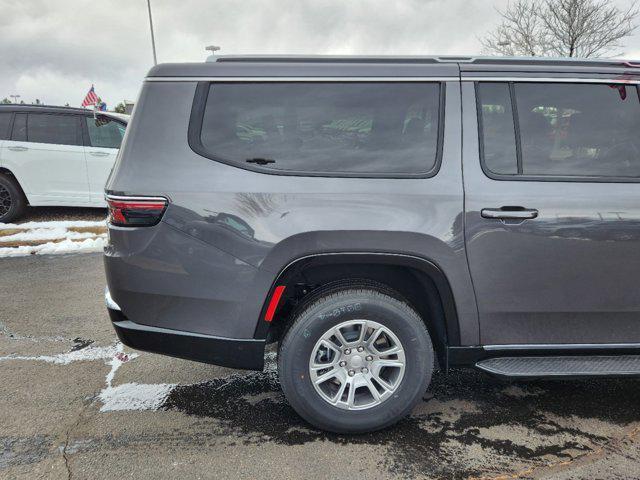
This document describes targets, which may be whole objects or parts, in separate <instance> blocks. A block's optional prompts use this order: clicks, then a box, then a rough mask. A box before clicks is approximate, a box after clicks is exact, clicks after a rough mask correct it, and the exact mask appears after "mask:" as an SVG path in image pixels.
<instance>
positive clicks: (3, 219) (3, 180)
mask: <svg viewBox="0 0 640 480" xmlns="http://www.w3.org/2000/svg"><path fill="white" fill-rule="evenodd" d="M26 208H27V199H26V198H25V197H24V193H22V189H21V188H20V185H18V182H16V180H15V179H14V178H13V177H12V176H10V175H5V174H2V173H0V223H9V222H11V221H12V220H14V219H16V218H18V217H20V216H21V215H22V214H23V213H24V211H25V209H26Z"/></svg>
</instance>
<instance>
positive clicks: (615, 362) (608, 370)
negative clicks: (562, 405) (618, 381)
mask: <svg viewBox="0 0 640 480" xmlns="http://www.w3.org/2000/svg"><path fill="white" fill-rule="evenodd" d="M476 367H477V368H479V369H480V370H484V371H485V372H487V373H491V374H493V375H498V376H501V377H509V378H538V377H599V376H602V377H608V376H612V377H615V376H621V377H627V376H640V355H608V356H603V355H599V356H555V357H497V358H488V359H486V360H481V361H479V362H477V363H476Z"/></svg>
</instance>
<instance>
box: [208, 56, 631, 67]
mask: <svg viewBox="0 0 640 480" xmlns="http://www.w3.org/2000/svg"><path fill="white" fill-rule="evenodd" d="M215 61H216V62H259V63H405V64H406V63H417V64H436V63H469V64H474V65H491V64H495V65H541V66H542V65H549V66H562V67H618V68H620V67H626V68H638V67H640V61H634V60H623V59H617V58H594V59H589V58H554V57H481V56H452V55H440V56H438V55H434V56H411V55H409V56H393V55H387V56H385V55H379V56H373V55H367V56H355V55H354V56H351V55H220V56H218V57H215Z"/></svg>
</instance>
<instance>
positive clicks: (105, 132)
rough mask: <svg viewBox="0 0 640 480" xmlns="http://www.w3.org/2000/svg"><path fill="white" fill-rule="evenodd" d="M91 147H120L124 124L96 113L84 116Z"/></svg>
mask: <svg viewBox="0 0 640 480" xmlns="http://www.w3.org/2000/svg"><path fill="white" fill-rule="evenodd" d="M85 119H86V122H87V129H88V130H89V141H90V143H91V146H92V147H104V148H120V144H121V143H122V137H123V136H124V130H125V126H124V125H122V124H121V123H120V122H117V121H115V120H112V119H110V118H107V117H104V116H102V115H98V116H97V118H93V117H85Z"/></svg>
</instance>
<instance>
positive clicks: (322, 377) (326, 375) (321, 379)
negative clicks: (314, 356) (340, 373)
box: [314, 368, 336, 385]
mask: <svg viewBox="0 0 640 480" xmlns="http://www.w3.org/2000/svg"><path fill="white" fill-rule="evenodd" d="M335 376H336V371H335V369H333V368H332V369H331V370H330V371H328V372H327V373H323V374H322V375H320V376H319V377H318V378H316V379H315V380H314V383H315V384H316V385H320V384H321V383H324V382H326V381H327V380H331V379H332V378H333V377H335Z"/></svg>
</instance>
